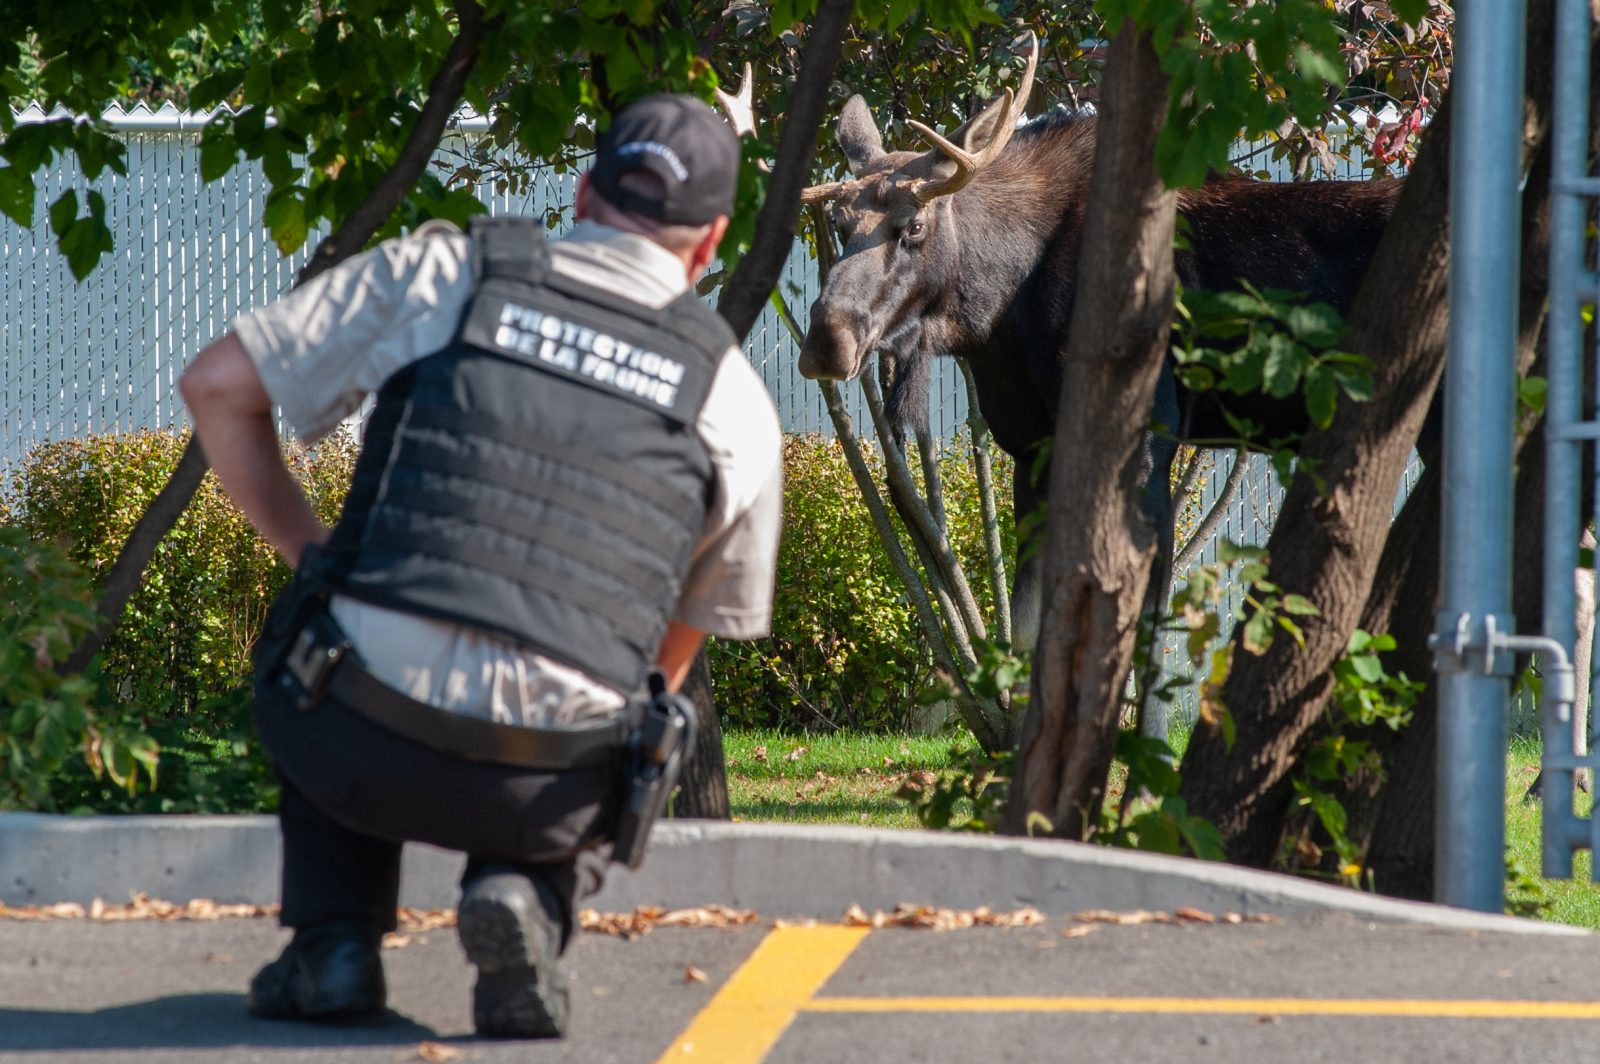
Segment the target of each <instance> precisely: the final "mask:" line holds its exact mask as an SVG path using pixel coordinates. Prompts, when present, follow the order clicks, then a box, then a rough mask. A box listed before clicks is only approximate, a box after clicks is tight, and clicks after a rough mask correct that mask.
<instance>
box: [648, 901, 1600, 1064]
mask: <svg viewBox="0 0 1600 1064" xmlns="http://www.w3.org/2000/svg"><path fill="white" fill-rule="evenodd" d="M868 933H869V929H867V928H861V927H836V926H819V927H780V928H777V929H775V930H773V931H771V932H769V933H768V934H767V936H766V937H765V938H763V939H762V940H761V943H760V944H759V945H758V946H756V948H755V951H754V952H753V953H751V954H750V956H749V958H748V959H746V960H745V962H744V963H743V964H742V965H740V966H739V968H738V969H737V970H736V971H735V972H734V973H733V975H732V977H730V978H729V980H728V982H727V984H726V985H724V986H723V987H722V989H721V990H719V991H717V993H716V994H715V996H713V997H712V999H711V1001H710V1002H709V1003H708V1004H707V1005H706V1007H705V1008H704V1009H702V1010H701V1011H700V1013H699V1015H697V1016H696V1017H695V1018H694V1020H693V1022H691V1023H690V1024H689V1026H688V1028H686V1029H685V1030H684V1032H683V1033H682V1034H681V1035H679V1036H678V1039H677V1041H675V1042H673V1043H672V1045H671V1046H669V1047H668V1048H667V1051H666V1052H665V1053H663V1054H662V1055H661V1056H660V1057H659V1058H658V1059H657V1061H656V1064H672V1062H675V1061H682V1060H704V1061H714V1062H715V1064H760V1062H761V1061H762V1060H764V1059H765V1058H766V1055H767V1054H768V1053H769V1052H770V1051H771V1050H772V1047H773V1046H775V1045H777V1043H778V1039H779V1038H781V1037H782V1036H783V1032H784V1031H785V1030H787V1029H788V1027H789V1025H790V1024H791V1023H793V1022H794V1018H795V1017H796V1016H798V1015H799V1014H800V1013H802V1012H804V1013H858V1014H861V1013H877V1014H881V1013H895V1012H905V1013H930V1012H943V1013H977V1012H991V1013H1018V1012H1028V1013H1100V1014H1106V1013H1144V1014H1166V1015H1174V1014H1188V1015H1213V1016H1220V1015H1233V1016H1239V1015H1244V1016H1389V1017H1413V1018H1419V1019H1467V1020H1600V1001H1510V1000H1490V999H1456V1000H1450V999H1427V998H1417V999H1404V998H1288V997H1260V998H1205V997H1109V996H1096V997H818V996H817V992H818V991H820V990H821V989H822V987H823V986H824V985H825V984H826V983H827V981H828V980H829V979H830V978H831V977H832V976H833V974H834V973H835V972H837V971H838V970H839V968H840V966H841V965H843V964H844V962H845V961H846V960H847V959H848V958H849V957H850V954H851V953H853V952H854V951H855V949H856V947H857V946H859V945H860V944H861V940H862V939H864V938H866V936H867V934H868Z"/></svg>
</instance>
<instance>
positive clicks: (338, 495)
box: [0, 432, 355, 810]
mask: <svg viewBox="0 0 1600 1064" xmlns="http://www.w3.org/2000/svg"><path fill="white" fill-rule="evenodd" d="M186 442H187V440H186V436H181V435H177V434H174V433H171V432H139V433H133V434H127V435H103V436H92V437H87V438H84V439H76V440H63V441H60V442H55V443H48V444H45V445H43V446H41V447H38V448H36V449H35V450H33V451H32V452H30V453H29V454H28V456H27V457H26V458H25V459H24V460H23V461H22V462H21V463H20V464H19V465H18V466H17V467H16V468H14V469H12V470H11V471H10V472H11V475H10V476H9V477H8V478H7V480H6V483H5V487H4V491H3V494H0V518H3V519H4V520H5V522H6V523H7V524H9V525H13V526H15V527H17V528H19V529H21V530H23V531H24V532H25V533H26V535H27V536H28V538H29V539H30V540H32V541H33V542H35V543H38V544H54V545H57V546H58V547H59V548H60V549H61V550H62V551H64V553H65V554H66V556H67V557H68V558H70V559H71V560H72V562H74V563H75V564H76V565H78V566H80V567H81V568H82V569H83V570H84V571H85V572H86V573H87V574H88V575H89V578H90V580H91V581H92V582H93V583H94V584H95V585H98V584H99V583H100V582H101V581H103V579H104V578H105V575H106V574H107V573H108V572H109V571H110V568H111V566H112V564H113V562H115V560H116V555H117V552H118V551H119V550H120V549H121V548H122V545H123V543H124V542H125V541H126V540H127V537H128V534H129V532H130V531H132V529H133V526H134V524H135V522H137V521H138V519H139V517H140V515H141V514H143V513H144V511H145V508H146V507H147V506H148V505H149V503H150V501H151V500H152V499H154V498H155V496H156V494H157V493H158V492H159V491H160V490H161V488H162V487H163V486H164V485H165V484H166V482H167V479H168V477H170V476H171V473H172V470H173V469H174V468H175V467H176V465H177V462H178V458H179V456H180V455H181V454H182V452H183V448H184V445H185V443H186ZM354 456H355V445H354V442H353V441H352V440H351V439H350V437H349V436H348V435H345V434H336V435H334V436H333V437H330V438H329V439H328V440H325V441H324V442H323V443H321V444H319V445H318V446H317V447H316V448H315V449H312V450H308V449H304V448H299V447H291V449H290V451H289V462H290V467H291V469H292V470H293V471H294V472H295V475H296V477H297V478H298V479H299V480H300V482H301V483H302V484H303V485H305V486H306V488H307V490H308V493H309V494H310V495H311V497H312V500H313V504H314V505H315V507H316V509H317V511H318V513H319V515H320V516H322V517H323V519H324V520H327V521H331V520H333V519H334V518H335V517H336V516H337V513H338V508H339V506H340V505H341V504H342V502H343V498H344V492H345V489H346V487H347V486H348V483H349V477H350V472H351V470H352V468H353V461H354ZM288 577H289V571H288V567H287V566H285V565H284V564H283V562H282V561H281V560H280V559H279V558H278V556H277V555H276V553H275V552H274V551H273V550H272V549H271V548H270V547H268V546H267V545H266V543H265V542H263V541H262V540H261V539H260V537H258V536H257V535H256V534H255V532H254V530H252V529H251V528H250V526H249V524H248V522H246V521H245V519H244V516H243V515H242V514H241V513H240V512H239V511H238V510H237V509H236V508H235V507H234V506H233V504H232V503H231V502H229V500H228V499H227V497H226V496H225V495H224V494H223V492H222V489H221V487H220V485H219V484H218V483H217V480H216V478H215V476H214V475H211V474H208V475H207V476H206V478H205V481H204V482H203V483H202V485H201V487H200V490H199V491H198V492H197V493H196V495H195V499H194V501H193V503H192V504H191V505H190V506H189V508H188V509H187V510H186V511H185V512H184V514H183V516H182V517H181V518H180V519H179V521H178V523H177V525H176V526H175V527H174V528H173V530H172V531H171V532H170V533H169V534H168V535H167V537H166V538H165V539H164V540H163V541H162V542H161V544H160V545H159V546H158V547H157V548H156V552H155V556H154V557H153V558H152V560H151V562H150V565H149V566H148V567H147V568H146V570H145V573H144V579H143V581H142V583H141V585H140V587H139V590H138V591H137V592H136V593H135V594H134V596H133V598H132V599H131V600H130V601H129V603H128V608H127V610H126V612H125V613H124V615H123V617H122V619H121V621H120V622H119V623H118V624H117V626H116V627H115V629H114V630H113V631H112V633H111V636H110V638H109V639H108V640H107V642H106V646H105V649H104V652H103V654H102V664H101V672H100V682H101V685H102V687H103V688H104V694H103V695H102V697H101V701H102V705H101V707H100V708H101V709H102V710H104V711H110V709H111V708H112V707H111V706H109V705H106V704H104V703H107V702H109V703H115V704H116V705H117V706H120V707H125V708H127V709H131V710H132V711H135V712H137V713H138V714H139V715H140V719H141V720H142V722H143V723H144V725H145V727H146V728H147V729H148V731H149V733H150V734H151V735H153V736H155V737H156V739H157V740H158V741H159V742H160V744H161V746H162V748H163V749H164V750H165V751H166V752H167V753H168V754H169V755H172V756H171V757H169V758H167V759H166V760H165V761H164V762H163V773H164V776H163V778H162V780H161V784H162V785H161V787H159V788H158V789H157V790H156V792H155V794H154V795H150V796H143V797H135V796H130V795H128V794H126V793H123V792H120V791H119V790H117V789H114V788H111V787H109V786H108V785H107V783H106V782H105V781H104V780H103V779H97V778H96V777H95V776H94V775H93V774H91V773H90V772H88V771H87V770H86V769H84V767H83V766H82V765H81V764H74V763H70V762H69V763H67V764H65V765H63V766H62V770H61V773H60V779H59V780H58V781H57V784H56V787H55V791H54V800H55V801H56V803H57V804H61V805H66V806H69V807H70V806H72V805H75V804H83V805H87V806H90V807H94V808H106V807H108V806H109V807H116V808H139V809H152V810H155V809H171V808H180V807H181V808H210V807H213V806H215V807H218V808H221V807H226V806H228V805H230V804H232V803H236V802H238V801H241V800H242V801H246V802H248V803H249V804H251V805H259V804H261V803H262V802H269V801H270V800H271V791H272V788H271V782H270V780H271V777H270V773H269V772H268V771H267V769H266V767H265V764H264V762H262V761H261V759H260V757H259V754H258V753H257V752H255V751H254V750H253V745H252V741H251V740H252V737H253V732H252V731H251V728H250V723H249V718H248V706H249V700H248V693H247V690H248V680H247V677H248V676H249V671H250V667H249V652H250V647H251V645H252V643H253V642H254V640H255V636H256V633H257V632H258V631H259V630H260V627H261V623H262V621H263V620H264V618H265V615H266V609H267V606H268V605H269V604H270V603H271V601H272V598H273V596H274V595H276V594H277V592H278V590H279V589H280V588H281V587H282V586H283V584H284V583H285V582H286V581H287V579H288ZM191 765H192V766H195V768H194V771H196V772H200V773H201V774H202V776H204V777H205V778H204V779H195V778H190V776H191V775H192V774H191V773H189V772H188V770H187V769H186V767H185V766H191ZM208 795H209V797H207V796H208ZM174 803H176V804H174ZM197 803H198V804H197Z"/></svg>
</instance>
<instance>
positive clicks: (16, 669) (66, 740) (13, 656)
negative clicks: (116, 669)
mask: <svg viewBox="0 0 1600 1064" xmlns="http://www.w3.org/2000/svg"><path fill="white" fill-rule="evenodd" d="M0 601H4V602H5V603H6V612H5V615H4V616H3V617H0V763H3V764H4V766H5V771H4V772H3V773H0V809H46V810H53V809H57V808H59V807H60V806H59V803H58V801H57V794H56V788H55V786H54V784H55V781H56V779H57V774H58V773H60V772H61V771H62V770H63V768H64V767H65V766H67V765H68V764H69V763H70V762H71V758H72V755H73V754H74V753H75V752H77V751H79V750H81V751H82V755H83V756H82V757H81V758H80V759H79V762H78V763H79V764H80V765H81V766H82V768H83V774H85V775H88V776H89V777H90V778H92V779H104V778H105V777H110V780H111V783H113V784H114V785H116V786H118V787H121V788H125V789H126V790H128V791H129V792H132V791H133V790H134V788H135V787H136V785H137V783H138V780H139V778H140V774H141V771H142V772H143V774H144V775H145V776H147V777H148V778H149V780H150V782H151V783H154V782H155V759H156V752H155V744H154V742H153V741H152V740H151V738H150V737H149V736H148V735H146V734H144V732H143V730H142V729H141V728H140V727H139V726H138V724H137V723H134V722H130V721H128V720H126V719H124V718H123V715H119V714H116V713H115V712H113V713H110V714H106V713H97V712H96V709H95V703H96V701H100V700H99V699H97V697H96V696H97V694H99V691H98V690H97V686H96V680H97V678H98V668H97V666H98V663H96V665H95V666H91V668H90V669H89V670H88V675H85V676H73V675H67V676H62V675H59V674H58V673H57V672H56V668H57V666H58V665H59V664H60V663H61V662H63V661H65V660H66V658H67V656H68V655H69V654H71V652H72V646H73V642H74V640H75V639H77V638H78V636H80V635H81V634H82V633H83V632H84V631H85V630H87V629H88V628H89V627H91V626H92V625H93V624H94V621H95V612H94V607H93V606H92V605H91V604H90V601H89V582H88V578H87V577H86V576H85V575H84V573H83V570H82V569H80V568H79V567H78V566H76V565H74V564H73V563H72V562H71V560H70V559H68V558H67V557H66V555H65V553H64V552H63V551H62V550H61V549H60V548H59V547H56V546H55V545H54V544H49V543H34V542H32V541H30V540H29V539H28V537H27V534H26V533H25V532H24V531H23V530H22V529H20V528H17V527H15V526H12V525H5V526H0Z"/></svg>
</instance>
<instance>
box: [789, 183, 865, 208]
mask: <svg viewBox="0 0 1600 1064" xmlns="http://www.w3.org/2000/svg"><path fill="white" fill-rule="evenodd" d="M853 184H855V182H854V181H829V182H828V183H827V184H826V185H807V186H806V187H805V188H803V189H801V190H800V202H801V203H821V202H823V201H824V200H831V199H833V198H834V197H836V196H840V195H842V194H843V193H844V191H845V189H847V188H849V187H850V186H851V185H853Z"/></svg>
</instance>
